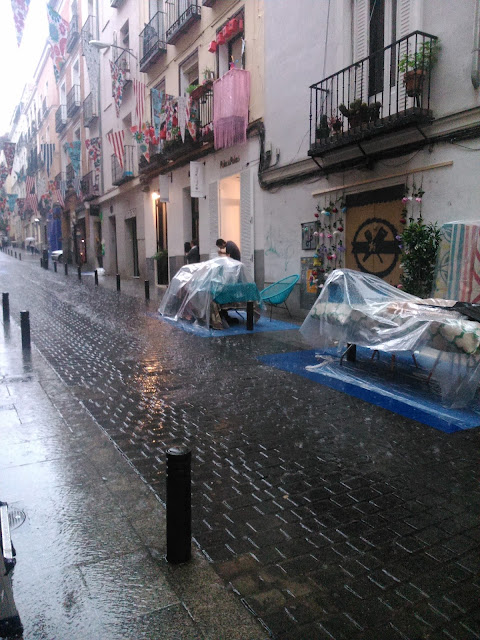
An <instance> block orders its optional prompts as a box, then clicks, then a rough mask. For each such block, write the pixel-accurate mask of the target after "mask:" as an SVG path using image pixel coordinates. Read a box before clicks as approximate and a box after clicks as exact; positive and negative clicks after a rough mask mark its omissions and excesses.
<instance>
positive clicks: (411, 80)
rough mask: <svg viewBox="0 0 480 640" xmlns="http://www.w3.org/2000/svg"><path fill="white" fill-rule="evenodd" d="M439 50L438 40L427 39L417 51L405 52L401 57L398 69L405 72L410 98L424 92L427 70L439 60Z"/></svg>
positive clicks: (405, 81)
mask: <svg viewBox="0 0 480 640" xmlns="http://www.w3.org/2000/svg"><path fill="white" fill-rule="evenodd" d="M439 51H440V44H439V42H438V40H427V41H425V42H422V43H421V44H420V45H419V47H418V49H417V50H416V51H408V52H405V53H404V54H403V56H402V57H401V58H400V60H399V62H398V70H399V72H400V73H403V84H404V85H405V91H406V93H407V96H409V97H410V98H413V97H415V96H418V95H420V94H421V93H422V91H423V86H424V84H425V78H426V75H427V72H428V71H430V70H431V69H432V67H433V66H434V65H435V63H436V62H437V60H438V53H439Z"/></svg>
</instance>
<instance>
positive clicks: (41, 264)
mask: <svg viewBox="0 0 480 640" xmlns="http://www.w3.org/2000/svg"><path fill="white" fill-rule="evenodd" d="M40 266H41V267H42V269H43V258H40Z"/></svg>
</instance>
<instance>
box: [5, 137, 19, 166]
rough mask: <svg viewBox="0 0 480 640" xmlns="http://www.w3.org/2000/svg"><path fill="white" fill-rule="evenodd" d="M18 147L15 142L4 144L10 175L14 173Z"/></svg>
mask: <svg viewBox="0 0 480 640" xmlns="http://www.w3.org/2000/svg"><path fill="white" fill-rule="evenodd" d="M16 147H17V145H16V144H15V142H4V143H3V153H4V154H5V160H6V162H7V167H8V169H9V173H11V172H12V167H13V159H14V158H15V149H16Z"/></svg>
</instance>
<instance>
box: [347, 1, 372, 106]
mask: <svg viewBox="0 0 480 640" xmlns="http://www.w3.org/2000/svg"><path fill="white" fill-rule="evenodd" d="M368 9H369V0H354V4H353V62H358V61H359V60H363V58H365V57H367V56H368V37H369V11H368ZM349 80H350V97H351V99H350V102H353V100H355V99H358V98H361V99H362V100H363V102H368V100H367V98H368V61H366V62H364V64H363V65H361V66H360V67H353V68H352V69H351V72H350V78H349ZM347 106H348V105H347Z"/></svg>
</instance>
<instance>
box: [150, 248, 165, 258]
mask: <svg viewBox="0 0 480 640" xmlns="http://www.w3.org/2000/svg"><path fill="white" fill-rule="evenodd" d="M167 257H168V251H167V250H166V249H162V250H161V251H157V253H154V254H153V256H152V258H153V259H154V260H163V259H164V258H167Z"/></svg>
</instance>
